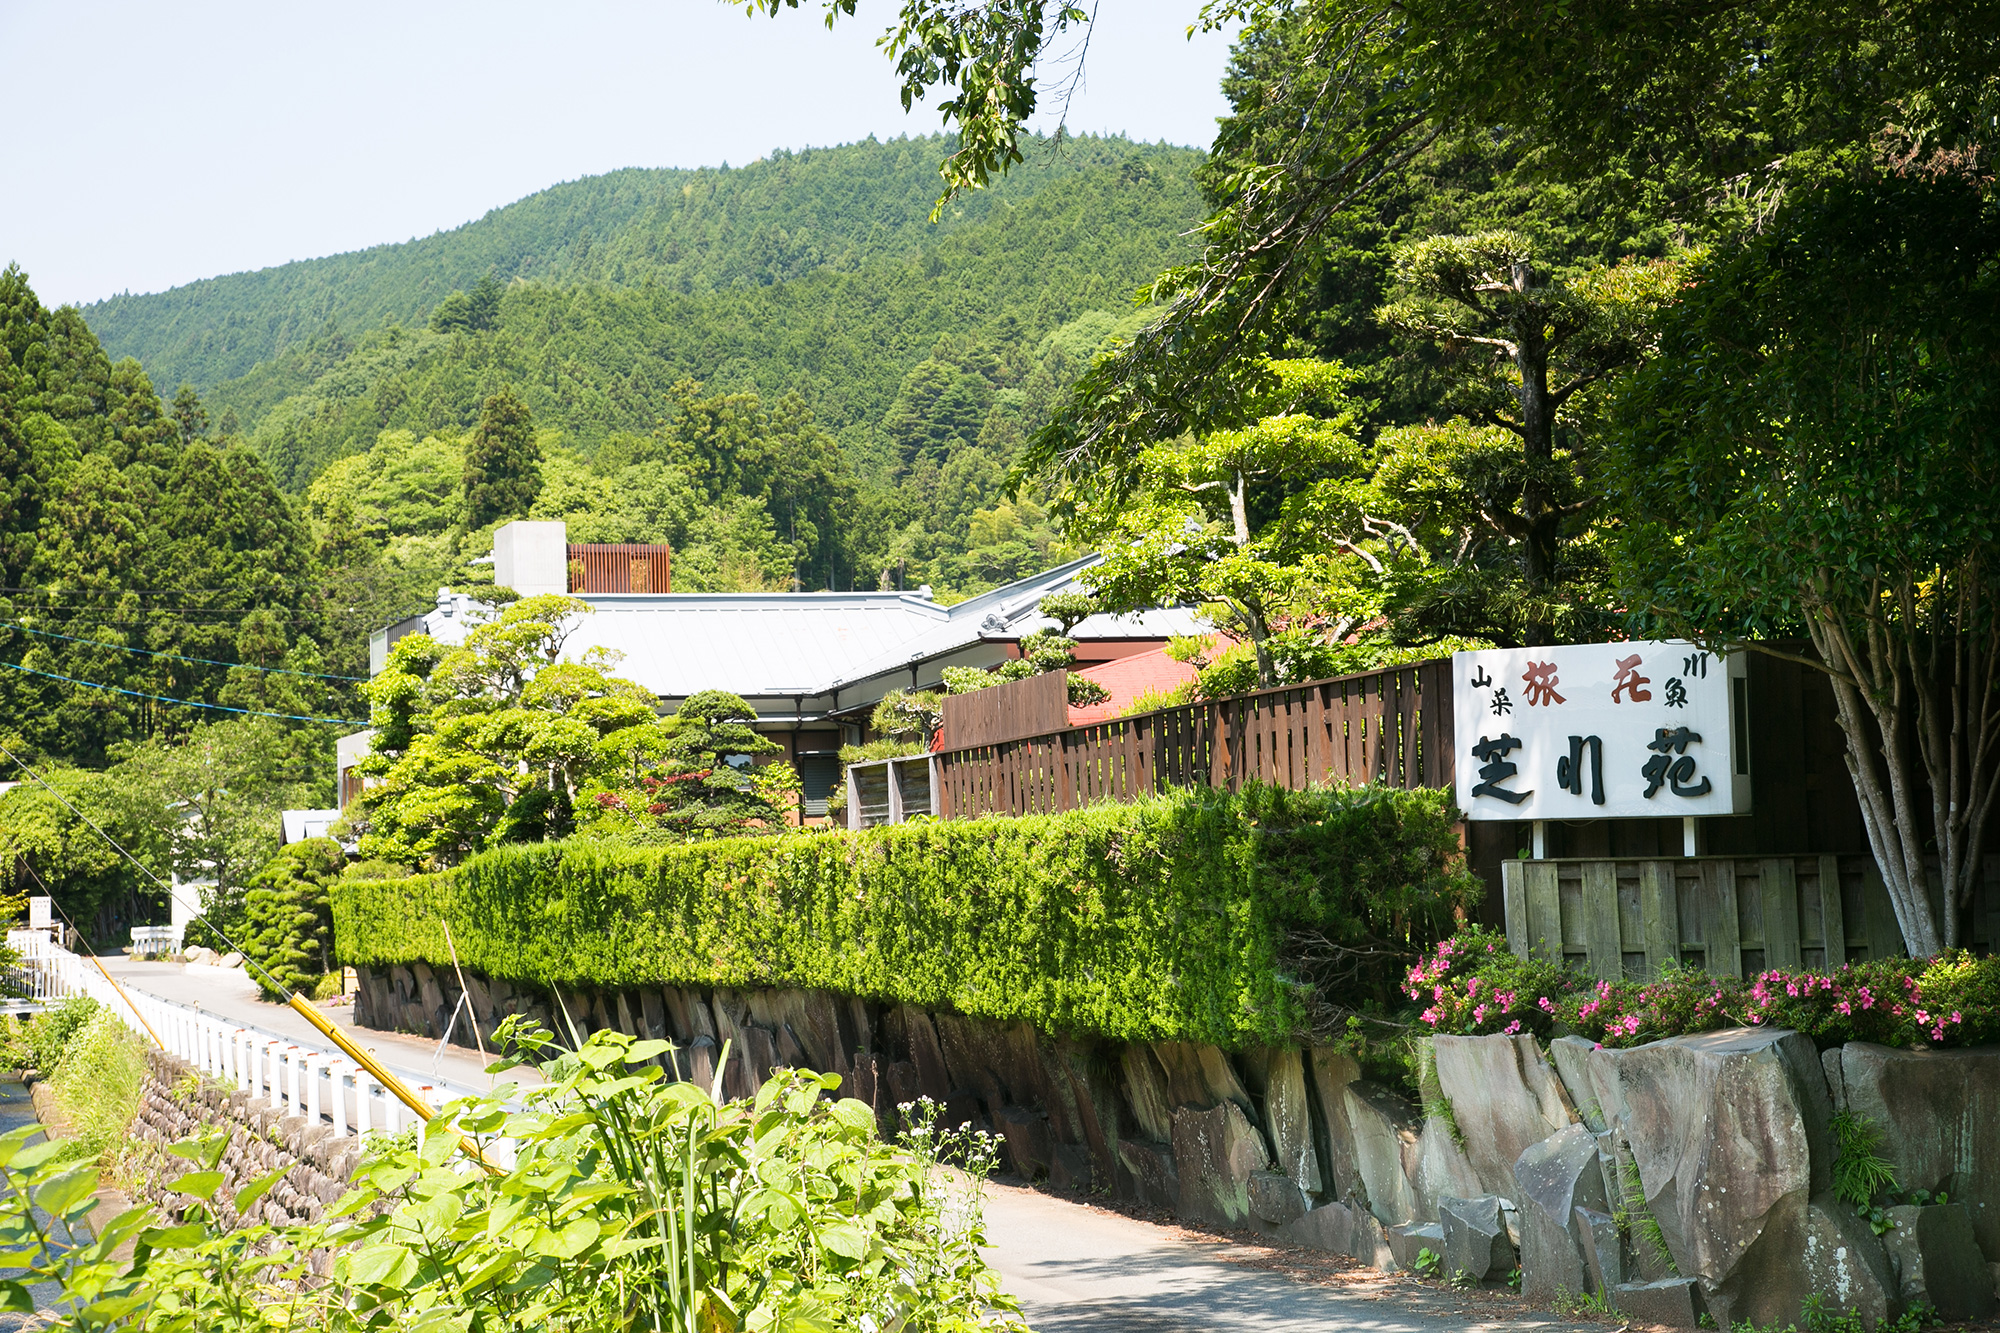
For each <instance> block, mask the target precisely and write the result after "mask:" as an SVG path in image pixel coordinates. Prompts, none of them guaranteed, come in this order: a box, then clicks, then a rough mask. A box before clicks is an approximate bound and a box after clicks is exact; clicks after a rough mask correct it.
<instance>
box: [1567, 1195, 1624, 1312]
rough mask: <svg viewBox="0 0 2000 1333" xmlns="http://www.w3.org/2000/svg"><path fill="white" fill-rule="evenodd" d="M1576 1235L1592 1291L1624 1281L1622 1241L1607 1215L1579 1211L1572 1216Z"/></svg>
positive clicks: (1609, 1288)
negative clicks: (1580, 1244)
mask: <svg viewBox="0 0 2000 1333" xmlns="http://www.w3.org/2000/svg"><path fill="white" fill-rule="evenodd" d="M1575 1218H1576V1235H1577V1239H1578V1240H1579V1241H1581V1242H1582V1248H1583V1266H1584V1269H1585V1271H1586V1272H1588V1273H1589V1275H1590V1288H1589V1289H1590V1290H1591V1291H1594V1292H1595V1291H1609V1290H1611V1288H1613V1287H1616V1286H1620V1285H1622V1284H1623V1283H1624V1281H1625V1241H1624V1238H1623V1237H1622V1236H1620V1235H1619V1234H1618V1223H1617V1221H1616V1220H1615V1219H1614V1218H1613V1217H1612V1216H1611V1215H1610V1214H1609V1213H1600V1212H1598V1211H1597V1210H1596V1209H1594V1208H1579V1209H1577V1210H1576V1213H1575Z"/></svg>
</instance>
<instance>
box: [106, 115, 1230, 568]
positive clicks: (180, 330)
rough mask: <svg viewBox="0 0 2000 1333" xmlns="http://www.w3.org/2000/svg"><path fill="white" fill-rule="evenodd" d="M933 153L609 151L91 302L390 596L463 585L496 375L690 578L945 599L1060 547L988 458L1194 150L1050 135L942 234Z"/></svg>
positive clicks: (1169, 258) (928, 147)
mask: <svg viewBox="0 0 2000 1333" xmlns="http://www.w3.org/2000/svg"><path fill="white" fill-rule="evenodd" d="M949 147H950V146H949V144H948V143H947V141H945V140H943V139H939V138H929V139H905V140H897V141H895V142H891V143H877V142H873V141H871V142H868V143H863V144H855V145H849V146H847V147H844V148H838V149H830V150H815V151H811V152H803V153H784V154H777V155H774V156H773V157H772V158H770V159H767V160H764V161H761V162H758V163H755V164H753V165H751V166H749V167H746V168H743V169H740V170H728V169H716V170H705V171H626V172H618V173H614V174H612V175H609V176H604V177H598V178H594V179H591V180H585V181H578V182H574V183H572V184H569V185H563V186H558V187H556V188H554V189H551V190H547V191H544V192H543V193H541V194H538V195H535V196H532V197H531V198H529V199H526V200H523V201H521V202H520V203H517V204H514V205H510V206H508V207H507V208H503V209H498V210H496V211H494V212H493V213H491V214H489V215H487V216H486V217H485V218H483V219H481V220H480V221H478V222H475V223H472V224H470V225H468V226H466V227H463V228H460V229H458V230H457V231H454V232H451V233H447V234H443V235H439V236H434V237H430V238H427V239H424V240H419V241H412V242H409V243H408V244H405V245H397V246H383V247H378V248H377V249H374V250H369V251H364V252H360V253H358V254H353V255H341V256H335V257H333V258H330V259H323V260H312V261H306V262H302V263H298V264H290V265H286V266H284V267H282V268H278V269H271V270H266V271H264V272H261V273H250V274H238V275H234V276H231V277H226V278H217V279H214V280H212V281H209V282H203V283H196V284H193V285H191V286H188V287H183V288H178V289H176V290H174V291H171V292H166V293H162V294H159V295H157V296H146V297H121V298H118V299H116V300H113V301H107V302H103V303H101V304H99V305H96V306H92V307H90V308H89V309H88V310H87V311H85V312H84V313H85V316H86V318H88V319H89V320H90V321H91V324H92V327H93V328H94V329H97V330H99V331H100V332H101V335H102V336H103V337H104V339H105V342H106V345H107V348H108V349H109V350H110V351H111V352H113V353H114V354H116V353H120V352H123V353H130V354H133V355H135V356H136V357H138V358H139V360H140V361H141V362H143V363H144V365H145V366H146V368H147V370H148V371H149V373H150V374H151V375H152V377H153V379H154V380H156V381H158V382H160V383H162V384H166V383H172V382H175V381H185V382H187V383H188V384H189V385H190V386H191V387H192V388H194V389H198V390H199V392H200V394H201V395H202V397H203V398H204V399H205V409H206V410H207V411H208V413H209V415H210V416H211V417H212V418H213V420H214V422H215V425H216V432H217V434H218V435H219V436H220V437H221V438H224V439H229V440H239V439H240V440H243V441H245V442H247V443H248V444H250V445H251V446H252V447H253V448H254V449H255V450H256V452H257V453H259V454H260V455H261V456H262V457H263V459H264V460H265V463H266V464H267V466H268V467H269V469H270V472H271V475H272V476H273V477H274V478H275V480H276V481H277V483H278V485H279V486H280V487H282V488H283V489H286V490H289V491H293V492H303V493H306V494H305V499H306V506H305V508H306V513H307V515H308V516H309V518H310V519H311V521H312V522H313V523H314V524H315V529H316V531H318V532H320V533H322V534H332V535H331V536H330V537H328V539H329V540H336V541H348V542H359V543H361V544H363V545H365V546H372V549H375V550H376V551H378V552H379V553H380V554H381V555H382V557H383V559H384V560H385V561H386V565H385V566H384V568H385V569H386V570H388V571H389V572H390V574H391V575H392V577H391V579H390V582H391V583H392V584H393V585H394V586H395V587H397V588H400V589H402V594H401V595H403V596H405V597H406V599H407V598H415V597H418V596H422V595H427V594H428V592H429V591H432V590H434V589H435V588H436V587H437V586H438V585H439V584H440V583H451V584H463V583H465V582H467V581H468V580H476V579H477V578H478V577H479V573H480V571H479V570H478V569H477V568H476V567H469V566H468V565H467V564H466V561H467V560H469V559H471V558H474V557H476V556H478V555H482V554H484V553H485V550H486V542H487V540H488V539H487V535H486V533H487V530H488V529H489V528H490V526H491V524H490V523H488V522H485V521H484V520H483V519H481V518H480V516H478V515H475V514H471V513H468V512H466V511H465V510H464V506H463V505H462V503H461V502H460V491H461V489H462V488H461V474H462V473H463V472H464V470H465V440H466V438H467V435H468V433H469V432H472V431H473V430H474V429H475V427H476V426H477V424H478V422H479V421H480V418H481V415H482V413H483V412H484V411H485V410H486V408H487V405H488V404H489V402H491V401H492V400H493V399H494V396H495V395H496V394H500V393H503V392H504V393H506V394H508V395H511V396H512V397H511V401H518V403H519V404H520V407H521V408H522V409H523V410H525V412H526V413H527V416H528V419H529V420H532V422H533V425H534V428H535V436H536V441H537V443H536V446H535V451H536V453H537V456H538V457H537V461H536V462H535V465H534V468H533V471H534V473H535V475H534V477H533V478H532V479H531V480H532V484H525V483H524V485H525V488H516V493H518V494H520V495H522V496H524V497H528V498H529V501H530V502H529V504H528V508H529V510H530V512H531V513H532V515H533V516H534V517H538V518H543V517H546V518H562V519H565V520H567V521H569V522H570V524H571V526H572V528H573V529H574V531H575V532H576V533H577V534H578V536H579V538H580V539H590V540H599V541H666V542H670V543H671V544H673V546H674V547H675V549H676V558H675V565H674V568H675V587H676V588H680V589H683V590H690V591H692V590H701V589H728V588H782V587H800V588H808V589H810V588H819V587H841V588H846V587H854V586H869V587H872V586H877V585H878V584H881V583H882V582H884V581H885V580H888V581H892V582H898V583H901V584H902V585H904V586H915V585H917V584H919V583H925V582H928V583H931V584H932V585H933V586H935V587H936V588H937V589H938V590H939V591H940V593H941V594H944V595H952V594H963V593H967V592H971V591H976V590H978V589H980V588H982V587H987V586H991V585H992V584H994V583H997V582H1001V581H1004V580H1006V579H1009V578H1014V577H1018V576H1021V575H1024V574H1027V573H1030V572H1033V570H1034V569H1035V568H1037V567H1038V566H1040V565H1041V564H1043V563H1045V562H1046V561H1048V560H1050V559H1052V558H1055V557H1056V556H1057V555H1059V552H1056V551H1054V549H1053V547H1054V544H1055V541H1056V534H1055V533H1054V531H1053V529H1052V528H1051V527H1050V526H1049V525H1048V523H1047V522H1046V521H1045V519H1044V516H1043V514H1042V511H1041V510H1040V509H1039V508H1038V507H1037V506H1036V504H1035V503H1034V500H1033V498H1032V497H1028V498H1026V499H1023V500H1021V501H1019V502H1018V503H1016V502H1010V501H1008V500H1007V499H1006V498H1005V497H1004V494H1003V490H1004V486H1003V482H1004V479H1005V477H1006V474H1007V471H1008V469H1009V468H1010V467H1011V466H1012V464H1013V463H1014V462H1015V460H1016V458H1017V456H1018V453H1019V450H1020V447H1021V444H1022V442H1023V441H1024V440H1025V439H1026V437H1027V436H1028V435H1029V434H1031V433H1032V432H1033V431H1034V430H1035V429H1037V428H1038V427H1039V426H1040V425H1041V423H1042V422H1044V421H1045V420H1047V418H1048V416H1049V413H1050V412H1051V411H1052V410H1053V406H1054V404H1055V403H1056V401H1057V400H1058V398H1059V397H1060V396H1061V394H1062V392H1063V391H1064V390H1065V389H1066V388H1067V386H1068V384H1069V383H1070V382H1071V381H1072V380H1073V379H1074V378H1075V377H1076V375H1077V374H1078V373H1080V372H1081V371H1082V369H1083V368H1084V367H1085V366H1086V365H1087V364H1088V362H1089V360H1090V358H1091V357H1092V356H1093V355H1094V354H1095V352H1096V351H1097V349H1098V348H1099V347H1100V346H1101V345H1102V344H1103V342H1104V340H1105V339H1106V338H1107V337H1108V336H1110V335H1112V334H1114V333H1117V332H1121V331H1123V332H1130V330H1131V329H1132V328H1134V327H1136V325H1137V323H1138V322H1139V321H1140V320H1142V319H1143V318H1144V316H1143V315H1142V314H1140V313H1139V312H1135V311H1134V310H1133V309H1132V306H1131V293H1132V292H1133V290H1134V289H1135V288H1136V287H1138V286H1139V285H1140V284H1141V283H1143V282H1145V281H1147V280H1148V279H1150V278H1151V277H1152V276H1153V275H1154V274H1156V273H1157V272H1159V270H1160V269H1161V268H1162V267H1164V266H1165V265H1167V264H1169V263H1172V262H1175V261H1176V260H1178V259H1180V258H1182V257H1184V256H1185V255H1186V254H1187V253H1188V251H1189V249H1190V246H1191V242H1190V241H1189V240H1188V239H1187V237H1186V232H1187V229H1188V227H1189V225H1190V223H1191V222H1192V220H1193V219H1194V218H1195V217H1196V216H1197V214H1198V212H1199V210H1200V207H1201V200H1200V192H1199V189H1198V186H1197V184H1196V181H1195V173H1196V172H1197V171H1198V170H1199V168H1200V165H1201V162H1202V160H1203V159H1202V155H1201V154H1200V153H1197V152H1193V151H1191V150H1188V149H1181V148H1172V147H1167V146H1164V145H1143V144H1134V143H1131V142H1128V141H1126V140H1123V139H1094V138H1092V139H1072V140H1067V141H1065V142H1063V143H1061V144H1056V143H1049V142H1044V143H1040V144H1036V145H1033V146H1032V147H1031V150H1030V152H1029V153H1028V160H1027V162H1026V163H1025V164H1024V165H1023V166H1022V167H1020V168H1019V169H1017V170H1015V171H1013V172H1010V173H1008V175H1007V176H1006V177H1005V178H1004V179H1002V180H1000V181H999V182H997V183H996V185H995V188H994V189H992V190H990V191H984V192H981V193H979V194H977V195H973V196H970V197H968V198H965V199H963V200H960V201H956V202H955V203H954V204H953V206H952V208H951V209H950V210H949V212H948V214H947V216H946V217H945V218H944V219H943V220H941V221H940V222H939V223H937V224H932V223H930V222H929V221H928V216H927V215H928V212H929V208H930V204H931V201H932V199H933V198H934V191H935V189H936V184H937V177H936V164H937V162H938V160H939V158H940V157H941V156H942V155H943V154H945V153H946V152H948V151H949ZM466 484H468V485H469V484H470V483H466ZM511 484H512V483H510V485H511ZM503 517H505V516H503Z"/></svg>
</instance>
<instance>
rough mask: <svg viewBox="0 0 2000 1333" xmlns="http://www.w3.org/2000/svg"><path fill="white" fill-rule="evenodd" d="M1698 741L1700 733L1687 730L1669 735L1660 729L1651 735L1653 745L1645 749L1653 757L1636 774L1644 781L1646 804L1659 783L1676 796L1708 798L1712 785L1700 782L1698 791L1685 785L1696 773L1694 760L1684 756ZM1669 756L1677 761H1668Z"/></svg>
mask: <svg viewBox="0 0 2000 1333" xmlns="http://www.w3.org/2000/svg"><path fill="white" fill-rule="evenodd" d="M1700 740H1701V733H1700V732H1698V731H1689V730H1688V729H1687V728H1686V727H1675V728H1674V729H1673V730H1671V731H1669V730H1667V728H1665V727H1661V728H1660V729H1659V730H1658V731H1657V732H1656V733H1655V734H1654V737H1653V741H1652V743H1651V744H1649V745H1648V746H1647V747H1646V748H1647V749H1648V750H1652V751H1655V754H1654V755H1653V757H1652V758H1651V759H1648V760H1647V761H1646V763H1645V766H1644V767H1643V768H1641V769H1640V770H1639V772H1640V774H1641V775H1642V776H1643V777H1644V778H1645V779H1646V799H1647V800H1651V799H1652V798H1653V795H1654V793H1656V792H1658V791H1659V790H1660V786H1661V784H1662V783H1664V784H1666V786H1667V787H1668V788H1669V789H1670V790H1672V792H1673V794H1674V795H1676V796H1690V797H1692V796H1706V795H1708V793H1709V789H1710V788H1711V787H1712V786H1713V785H1714V784H1712V783H1711V782H1709V780H1708V779H1707V778H1703V779H1702V780H1701V785H1700V786H1698V787H1691V786H1688V785H1687V784H1688V781H1689V779H1691V778H1693V777H1694V770H1695V762H1694V756H1693V755H1691V754H1689V753H1688V752H1687V747H1688V746H1689V745H1690V744H1693V743H1696V742H1699V741H1700ZM1669 755H1679V756H1680V758H1678V759H1670V758H1668V756H1669Z"/></svg>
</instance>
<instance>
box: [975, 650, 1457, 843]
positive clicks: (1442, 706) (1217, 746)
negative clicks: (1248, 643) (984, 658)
mask: <svg viewBox="0 0 2000 1333" xmlns="http://www.w3.org/2000/svg"><path fill="white" fill-rule="evenodd" d="M982 693H983V691H982ZM1451 737H1452V716H1451V663H1450V662H1449V661H1435V662H1419V663H1415V664H1413V665H1409V666H1400V667H1387V668H1384V669H1382V670H1380V671H1369V672H1363V673H1361V674H1359V675H1353V676H1339V677H1335V678H1334V679H1332V680H1321V681H1313V682H1310V683H1308V684H1303V685H1292V686H1285V687H1281V688H1279V689H1273V690H1260V691H1258V692H1256V693H1254V694H1243V695H1236V696H1234V697H1232V698H1228V699H1218V700H1212V701H1207V702H1203V703H1196V704H1184V705H1181V706H1179V707H1175V708H1163V709H1160V710H1159V711H1157V712H1152V713H1141V714H1139V715H1137V716H1135V717H1127V718H1116V719H1114V720H1112V721H1108V722H1098V723H1093V724H1091V725H1089V726H1083V727H1069V728H1065V729H1063V730H1061V731H1056V732H1052V733H1049V734H1045V735H1041V736H1032V737H1027V738H1024V739H1021V740H1015V741H1007V742H1002V743H998V744H993V745H981V746H971V747H968V748H964V749H957V750H950V751H946V752H945V753H943V754H940V755H939V756H938V757H937V759H938V772H939V775H940V779H939V780H940V782H941V791H940V794H939V811H940V814H941V815H942V816H943V817H944V818H946V819H971V818H975V817H977V816H979V815H988V814H1012V815H1026V814H1051V813H1055V812H1057V811H1061V810H1075V809H1079V808H1081V807H1083V806H1086V805H1090V804H1093V803H1095V802H1098V801H1121V800H1131V799H1133V798H1134V797H1137V796H1141V795H1146V794H1150V793H1153V792H1157V791H1164V790H1167V789H1169V788H1174V787H1191V786H1199V785H1207V786H1214V787H1224V788H1228V789H1230V790H1234V789H1235V788H1237V787H1238V786H1240V785H1241V784H1242V783H1244V782H1246V781H1248V780H1251V779H1256V780H1257V781H1260V782H1267V783H1270V784H1272V785H1274V786H1282V787H1291V788H1302V787H1305V786H1308V785H1311V784H1315V783H1327V782H1350V783H1362V782H1374V783H1379V784H1381V785H1384V786H1391V787H1449V786H1450V785H1451V783H1452V769H1453V763H1454V759H1453V754H1452V738H1451Z"/></svg>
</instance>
